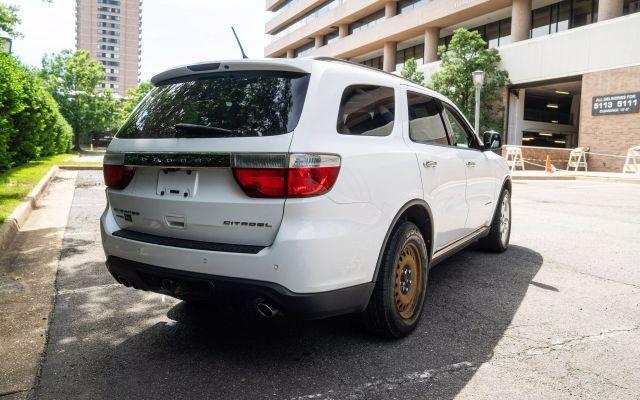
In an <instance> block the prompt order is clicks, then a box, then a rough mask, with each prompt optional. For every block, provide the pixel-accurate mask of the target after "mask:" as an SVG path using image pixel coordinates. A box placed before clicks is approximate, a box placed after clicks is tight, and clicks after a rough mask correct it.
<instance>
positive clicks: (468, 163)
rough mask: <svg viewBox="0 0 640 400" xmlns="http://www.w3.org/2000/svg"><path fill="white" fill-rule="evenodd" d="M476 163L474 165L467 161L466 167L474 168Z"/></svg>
mask: <svg viewBox="0 0 640 400" xmlns="http://www.w3.org/2000/svg"><path fill="white" fill-rule="evenodd" d="M475 166H476V163H474V162H473V161H467V167H475Z"/></svg>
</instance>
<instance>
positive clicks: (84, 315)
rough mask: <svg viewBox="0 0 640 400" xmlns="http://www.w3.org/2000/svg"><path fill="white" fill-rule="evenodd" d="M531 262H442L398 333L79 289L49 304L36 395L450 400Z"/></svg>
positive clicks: (487, 349)
mask: <svg viewBox="0 0 640 400" xmlns="http://www.w3.org/2000/svg"><path fill="white" fill-rule="evenodd" d="M542 261H543V259H542V256H541V255H540V254H539V253H537V252H535V251H533V250H531V249H528V248H525V247H520V246H512V247H511V248H510V249H509V250H508V251H507V252H506V253H504V254H499V255H498V254H487V253H483V252H480V251H478V250H475V249H469V250H466V251H464V252H462V253H460V254H458V255H456V256H454V257H453V258H451V259H449V260H447V261H445V262H444V263H442V264H441V265H439V266H438V267H436V268H434V269H433V270H432V271H431V272H430V278H429V279H430V280H429V286H428V297H427V307H426V309H425V315H424V316H423V318H422V321H421V324H420V326H419V327H418V329H417V330H416V331H415V332H414V334H413V335H411V336H410V337H408V338H406V339H404V340H400V341H384V340H381V339H378V338H375V337H372V336H369V335H367V334H366V333H364V332H363V331H362V330H361V329H360V327H359V324H358V323H357V318H354V317H351V316H346V317H340V318H334V319H330V320H325V321H312V322H301V321H294V320H289V319H285V318H275V319H271V320H262V321H258V320H254V319H252V318H246V317H237V316H229V315H225V314H219V313H216V312H215V311H214V310H212V309H210V308H206V307H198V306H193V305H189V304H186V303H183V302H179V303H178V302H175V301H173V300H171V301H170V304H167V303H162V302H161V301H159V299H160V298H161V297H160V296H159V295H155V294H146V293H140V292H136V291H133V290H131V289H125V288H123V287H113V288H111V289H109V290H106V289H105V290H103V291H98V292H97V293H94V292H87V293H79V294H77V295H76V296H74V297H69V298H68V299H64V298H61V299H59V300H58V304H57V305H56V309H59V312H60V315H59V316H57V317H56V319H55V320H54V321H53V324H52V327H51V340H50V345H49V349H48V354H47V360H46V362H45V365H44V366H43V373H42V378H41V381H40V385H39V388H38V390H37V392H36V397H37V398H62V397H65V396H66V397H74V398H75V397H83V398H94V399H95V398H117V397H129V398H166V397H193V398H225V399H226V398H234V399H235V398H244V399H257V398H285V399H288V398H298V397H301V396H310V395H317V397H314V398H320V399H322V398H338V399H340V398H356V399H371V398H388V397H403V398H424V397H426V396H429V397H430V398H453V397H454V396H455V395H456V394H457V393H458V392H459V391H460V390H461V389H462V388H463V387H464V386H465V384H466V383H467V382H468V381H469V380H470V379H471V377H472V376H473V375H474V373H475V371H476V369H477V367H478V366H479V365H480V364H482V363H483V362H485V361H486V360H488V359H490V358H491V356H492V354H493V349H494V347H495V346H496V344H497V342H498V341H499V340H500V339H501V338H502V336H503V334H504V332H505V330H506V328H507V327H508V325H509V324H510V322H511V320H512V319H513V316H514V314H515V313H516V311H517V309H518V307H519V306H520V304H521V302H522V300H523V298H524V296H525V293H526V292H527V289H528V288H529V285H530V284H531V282H532V279H533V278H534V276H535V275H536V273H537V272H538V270H539V269H540V266H541V265H542ZM167 317H168V320H167ZM304 398H308V397H304Z"/></svg>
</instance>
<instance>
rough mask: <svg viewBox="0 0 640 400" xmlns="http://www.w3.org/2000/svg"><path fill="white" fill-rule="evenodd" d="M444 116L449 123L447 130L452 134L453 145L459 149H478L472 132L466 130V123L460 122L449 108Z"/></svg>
mask: <svg viewBox="0 0 640 400" xmlns="http://www.w3.org/2000/svg"><path fill="white" fill-rule="evenodd" d="M444 115H445V120H446V123H447V129H448V130H449V132H450V135H449V137H450V138H451V141H452V144H453V145H455V146H457V147H464V148H473V147H476V146H475V142H474V140H473V139H472V136H471V132H469V131H468V130H467V129H466V128H465V124H464V122H462V121H461V120H460V118H459V117H458V115H457V113H456V112H454V111H451V110H450V109H449V108H448V107H447V108H446V110H445V112H444Z"/></svg>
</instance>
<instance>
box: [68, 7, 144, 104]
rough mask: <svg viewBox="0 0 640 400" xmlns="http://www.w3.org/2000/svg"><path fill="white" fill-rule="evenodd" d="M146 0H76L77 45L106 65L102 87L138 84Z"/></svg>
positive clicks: (123, 91)
mask: <svg viewBox="0 0 640 400" xmlns="http://www.w3.org/2000/svg"><path fill="white" fill-rule="evenodd" d="M141 26H142V0H76V47H77V48H78V49H82V50H86V51H88V52H89V53H90V54H91V57H92V58H93V59H95V60H97V61H98V62H100V63H101V64H102V65H103V68H104V72H105V74H106V76H105V79H104V82H103V83H102V84H101V87H102V88H109V89H111V90H113V91H114V92H115V93H117V94H118V95H120V96H124V95H125V94H126V92H127V89H132V88H135V87H137V86H138V82H139V75H140V54H141V53H140V35H141Z"/></svg>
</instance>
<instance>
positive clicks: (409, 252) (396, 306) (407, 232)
mask: <svg viewBox="0 0 640 400" xmlns="http://www.w3.org/2000/svg"><path fill="white" fill-rule="evenodd" d="M427 254H428V253H427V246H426V244H425V241H424V238H423V237H422V234H421V233H420V230H419V229H418V227H417V226H416V225H414V224H413V223H411V222H404V223H402V224H401V225H400V226H399V227H397V229H395V230H394V232H393V233H392V235H391V238H390V240H389V242H388V244H387V247H386V249H385V251H384V254H383V259H382V263H381V264H380V271H379V272H378V278H377V280H376V285H375V288H374V290H373V293H372V295H371V299H370V300H369V305H368V306H367V309H366V310H365V312H364V321H365V325H366V327H367V329H368V330H369V331H371V332H373V333H375V334H378V335H381V336H384V337H388V338H396V339H397V338H401V337H404V336H406V335H408V334H409V333H411V331H413V330H414V329H415V328H416V326H417V325H418V322H419V321H420V316H421V315H422V309H423V304H424V297H425V293H426V288H427V265H428V255H427Z"/></svg>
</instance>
